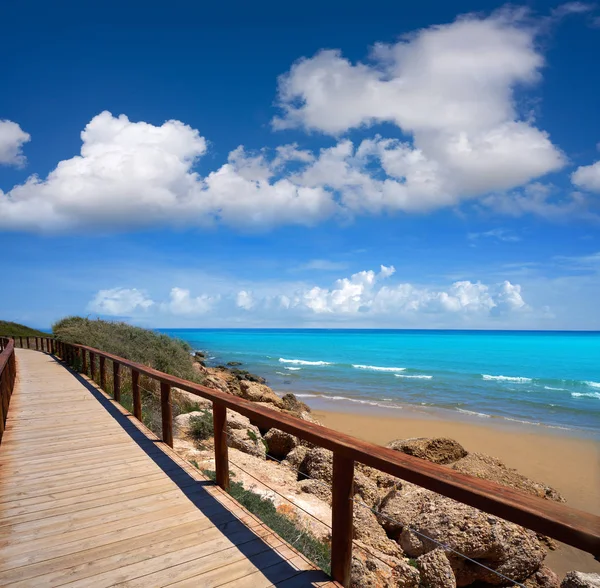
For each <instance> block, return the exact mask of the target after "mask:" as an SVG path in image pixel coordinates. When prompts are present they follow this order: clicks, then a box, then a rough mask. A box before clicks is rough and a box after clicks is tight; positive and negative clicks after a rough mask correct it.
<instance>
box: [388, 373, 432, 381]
mask: <svg viewBox="0 0 600 588" xmlns="http://www.w3.org/2000/svg"><path fill="white" fill-rule="evenodd" d="M394 375H395V376H396V377H397V378H414V379H416V380H431V378H433V376H426V375H425V374H417V375H414V376H413V375H409V374H394Z"/></svg>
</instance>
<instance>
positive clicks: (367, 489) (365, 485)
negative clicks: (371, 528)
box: [354, 471, 381, 510]
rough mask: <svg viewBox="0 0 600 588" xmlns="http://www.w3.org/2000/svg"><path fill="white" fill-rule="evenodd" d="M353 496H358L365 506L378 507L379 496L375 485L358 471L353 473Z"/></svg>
mask: <svg viewBox="0 0 600 588" xmlns="http://www.w3.org/2000/svg"><path fill="white" fill-rule="evenodd" d="M354 494H355V495H358V496H360V497H361V498H362V499H363V501H364V502H365V504H366V505H367V506H370V507H376V506H379V502H380V500H381V496H380V493H379V488H378V487H377V484H376V483H375V482H374V481H373V480H372V479H371V478H369V477H367V476H365V474H363V473H362V472H360V471H355V472H354ZM363 510H364V507H363Z"/></svg>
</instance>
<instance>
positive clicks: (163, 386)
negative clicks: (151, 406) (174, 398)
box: [160, 382, 173, 447]
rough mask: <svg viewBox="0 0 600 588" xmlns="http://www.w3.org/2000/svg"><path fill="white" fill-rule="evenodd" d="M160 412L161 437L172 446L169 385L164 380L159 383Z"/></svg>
mask: <svg viewBox="0 0 600 588" xmlns="http://www.w3.org/2000/svg"><path fill="white" fill-rule="evenodd" d="M160 412H161V416H162V438H163V441H164V442H165V443H166V444H167V445H168V446H169V447H173V410H172V408H171V386H170V385H169V384H167V383H166V382H161V383H160Z"/></svg>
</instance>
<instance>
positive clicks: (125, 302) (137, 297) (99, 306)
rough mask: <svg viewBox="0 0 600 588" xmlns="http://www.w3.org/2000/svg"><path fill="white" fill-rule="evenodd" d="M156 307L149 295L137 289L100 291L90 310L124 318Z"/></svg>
mask: <svg viewBox="0 0 600 588" xmlns="http://www.w3.org/2000/svg"><path fill="white" fill-rule="evenodd" d="M153 305H154V302H153V300H152V299H150V298H149V297H148V296H147V294H146V293H145V292H144V291H142V290H138V289H136V288H112V289H109V290H100V291H99V292H98V293H97V294H96V295H95V296H94V298H93V299H92V300H91V301H90V303H89V304H88V310H91V311H92V312H96V313H98V314H101V315H108V316H122V315H126V314H130V313H132V312H135V311H146V310H148V309H149V308H150V307H151V306H153Z"/></svg>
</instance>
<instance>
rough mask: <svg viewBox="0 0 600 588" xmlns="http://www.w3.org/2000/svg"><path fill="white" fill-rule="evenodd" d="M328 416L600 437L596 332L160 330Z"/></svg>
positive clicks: (599, 355)
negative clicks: (378, 415)
mask: <svg viewBox="0 0 600 588" xmlns="http://www.w3.org/2000/svg"><path fill="white" fill-rule="evenodd" d="M160 331H161V332H163V333H166V334H168V335H170V336H172V337H177V338H180V339H183V340H184V341H187V342H188V343H189V344H190V345H191V347H192V348H193V349H194V350H201V351H204V352H205V353H206V354H207V357H208V365H219V364H226V363H227V362H231V361H235V362H240V363H241V364H242V366H241V367H242V368H243V369H247V370H249V371H251V372H253V373H256V374H259V375H261V376H263V377H265V378H266V379H267V381H268V384H269V385H270V386H271V387H272V388H273V389H274V390H275V391H277V392H279V393H286V392H293V393H294V394H296V395H297V396H298V397H300V398H302V400H303V401H304V402H306V403H307V404H309V405H311V406H314V407H318V408H323V409H328V410H354V411H357V412H365V411H368V410H375V409H377V410H378V411H380V412H381V411H384V412H387V413H388V414H399V413H397V412H395V411H402V410H405V411H407V410H410V409H416V410H418V411H420V412H421V413H422V414H432V415H438V416H439V415H440V413H442V416H443V415H446V416H456V417H458V416H461V417H469V418H472V419H473V420H476V419H481V420H484V419H487V420H488V422H492V421H489V419H494V421H493V422H497V423H499V422H501V421H504V422H506V423H510V422H512V423H522V424H528V425H535V426H541V427H550V428H555V429H557V430H559V429H562V430H565V431H572V432H574V433H576V434H578V433H581V434H583V435H585V436H588V435H592V436H593V437H600V332H548V331H544V332H540V331H536V332H533V331H433V330H364V329H361V330H351V329H160Z"/></svg>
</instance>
